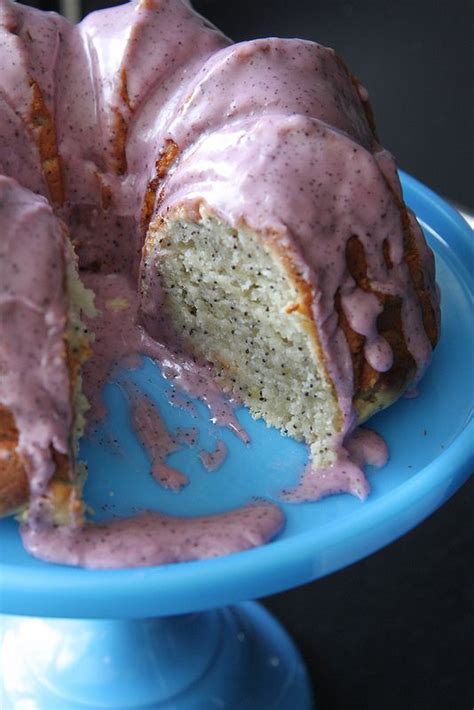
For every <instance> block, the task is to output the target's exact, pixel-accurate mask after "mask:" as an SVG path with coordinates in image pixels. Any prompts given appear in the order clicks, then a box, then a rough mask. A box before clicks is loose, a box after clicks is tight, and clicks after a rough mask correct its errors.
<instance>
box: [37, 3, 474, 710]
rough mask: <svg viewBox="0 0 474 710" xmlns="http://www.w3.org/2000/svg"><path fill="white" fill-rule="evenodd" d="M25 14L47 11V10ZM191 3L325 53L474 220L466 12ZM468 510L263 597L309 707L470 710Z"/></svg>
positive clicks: (400, 147) (453, 509)
mask: <svg viewBox="0 0 474 710" xmlns="http://www.w3.org/2000/svg"><path fill="white" fill-rule="evenodd" d="M31 4H35V5H36V6H40V7H42V8H43V9H57V4H56V3H54V2H46V3H45V2H41V0H38V1H37V2H31ZM107 4H116V3H115V2H114V3H110V2H109V3H107V2H100V1H99V2H94V1H93V0H83V8H84V9H85V10H86V11H90V10H93V9H96V8H98V7H104V6H106V5H107ZM194 6H195V7H196V8H197V9H198V10H199V11H200V12H202V14H204V15H206V16H207V17H209V19H211V20H212V21H213V22H215V23H216V24H217V25H218V26H219V27H220V28H221V29H222V30H224V31H225V32H226V33H227V34H228V35H229V36H231V37H232V38H233V39H235V40H243V39H250V38H253V37H262V36H271V35H276V36H283V37H295V36H296V37H304V38H306V39H312V40H316V41H318V42H320V43H322V44H326V45H328V46H332V47H334V48H335V49H336V51H337V52H338V53H339V54H341V55H342V57H343V58H344V59H345V60H346V62H347V64H348V65H349V67H350V68H351V70H352V71H353V72H354V73H356V74H357V75H358V76H359V78H360V79H361V80H362V82H363V83H364V84H365V86H366V87H367V88H368V90H369V93H370V97H371V100H372V104H373V108H374V111H375V116H376V119H377V125H378V130H379V134H380V138H381V141H382V143H383V144H384V145H385V146H386V147H387V148H389V149H390V150H391V151H392V152H393V153H394V154H395V156H396V157H397V159H398V163H399V165H400V166H401V167H402V168H404V169H405V170H407V171H408V172H410V173H412V174H413V175H415V176H416V177H418V178H419V179H421V180H422V181H423V182H425V183H426V184H428V185H429V186H430V187H432V188H433V189H434V190H435V191H437V192H439V193H441V194H442V195H444V196H446V197H448V198H449V199H451V200H454V201H456V202H458V203H461V204H463V205H465V206H466V207H468V208H471V209H473V210H474V195H473V192H472V188H473V185H474V154H473V145H474V143H473V136H472V130H471V126H472V125H473V121H474V111H473V91H472V83H473V81H472V77H473V69H474V66H473V53H472V40H471V37H472V33H473V29H474V22H473V14H472V5H471V4H470V3H468V2H467V1H463V0H438V1H437V0H398V1H397V0H390V1H389V2H384V1H383V0H353V1H347V0H293V1H292V2H291V1H290V2H287V1H285V0H238V1H237V0H195V2H194ZM472 384H473V383H472V382H471V383H466V386H469V385H470V386H471V387H472ZM473 504H474V485H473V483H472V480H471V482H470V483H469V484H467V485H466V486H464V488H463V489H462V490H461V491H460V492H459V493H458V494H457V495H456V496H455V497H454V498H453V499H452V500H451V501H450V502H449V503H448V504H447V505H445V506H444V507H443V508H442V509H441V510H440V511H438V512H437V513H436V514H435V515H433V516H432V517H431V518H430V519H429V520H427V521H426V522H425V523H423V524H422V525H420V526H419V527H418V528H416V530H414V531H412V532H411V533H409V534H408V535H405V537H404V538H402V539H401V540H399V541H398V542H395V543H393V544H392V545H390V546H389V547H387V548H385V549H383V550H381V551H380V552H378V553H377V554H375V555H372V556H371V557H369V558H367V559H365V560H363V561H361V562H359V563H357V564H355V565H352V566H351V567H349V568H346V569H345V570H342V571H340V572H338V573H336V574H333V575H331V576H330V577H328V578H325V579H321V580H318V581H317V582H314V583H312V584H308V585H306V586H304V587H300V588H299V589H294V590H292V591H289V592H286V593H284V594H279V595H276V596H273V597H268V598H267V599H265V600H264V603H265V605H266V606H267V607H268V608H269V609H270V610H271V611H272V612H273V613H274V614H275V615H276V616H277V617H278V618H279V619H280V620H281V621H282V623H283V624H284V625H285V626H286V628H287V629H288V630H289V631H290V633H291V634H292V635H293V638H294V639H295V641H296V643H297V644H298V646H299V648H300V650H301V652H302V654H303V656H304V659H305V661H306V663H307V666H308V668H309V670H310V673H311V677H312V679H313V684H314V688H315V697H316V703H317V709H318V710H354V709H355V710H357V709H358V708H361V710H392V709H393V710H444V709H447V710H471V709H472V708H473V706H474V688H473V685H474V683H473V681H472V677H473V671H474V668H473V662H472V659H473V657H474V646H473V643H472V633H473V627H474V624H473V613H472V612H473V606H472V599H473V583H472V582H473V573H472V570H473V567H474V554H473V553H474V545H473V535H472V522H471V521H472V511H473ZM241 710H245V708H242V709H241ZM262 710H266V709H263V708H262ZM295 710H298V708H297V707H296V706H295Z"/></svg>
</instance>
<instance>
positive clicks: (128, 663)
mask: <svg viewBox="0 0 474 710" xmlns="http://www.w3.org/2000/svg"><path fill="white" fill-rule="evenodd" d="M1 665H2V668H3V689H2V690H3V692H2V694H1V697H2V707H3V708H5V710H23V709H26V708H34V709H35V710H81V709H82V710H85V709H86V708H90V709H91V708H94V710H98V709H99V708H103V709H104V710H105V709H107V708H109V709H112V708H113V710H122V709H123V710H125V709H127V710H135V709H136V710H138V709H139V708H140V709H141V710H144V709H145V708H146V709H147V710H152V709H153V710H155V709H156V710H158V708H164V709H166V710H212V708H225V709H226V710H257V709H258V710H267V709H268V710H294V708H298V710H310V708H312V699H311V698H312V692H311V689H310V684H309V681H308V677H307V674H306V671H305V668H304V665H303V663H302V661H301V658H300V656H299V654H298V651H297V650H296V649H295V647H294V645H293V643H292V641H291V640H290V638H289V637H288V635H287V634H286V632H285V631H284V630H283V629H282V628H281V626H280V625H279V624H278V622H277V621H275V619H273V617H272V616H271V615H270V614H268V612H267V611H265V610H264V609H263V608H262V607H260V606H259V605H258V604H255V603H253V602H247V603H243V604H239V605H238V606H234V607H227V608H224V609H218V610H215V611H209V612H204V613H200V614H188V615H185V616H175V617H169V618H158V619H139V620H130V621H121V620H117V621H115V620H112V621H89V620H62V619H37V618H30V617H14V616H4V617H2V634H1Z"/></svg>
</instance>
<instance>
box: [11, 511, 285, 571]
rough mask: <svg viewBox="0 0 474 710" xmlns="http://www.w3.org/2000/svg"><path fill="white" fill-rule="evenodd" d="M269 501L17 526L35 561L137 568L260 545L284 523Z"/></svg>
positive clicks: (109, 567) (226, 553)
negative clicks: (190, 514)
mask: <svg viewBox="0 0 474 710" xmlns="http://www.w3.org/2000/svg"><path fill="white" fill-rule="evenodd" d="M283 522H284V519H283V513H282V512H281V510H280V509H279V508H278V507H277V506H276V505H273V504H271V503H255V504H251V505H247V506H244V507H242V508H239V509H237V510H233V511H230V512H227V513H220V514H218V515H212V516H202V517H198V518H182V517H179V518H176V517H172V516H167V515H161V514H160V513H153V512H144V513H142V514H141V515H137V516H135V517H133V518H117V519H115V520H112V521H110V522H108V523H101V524H92V523H89V524H86V525H85V526H83V527H79V528H71V527H69V528H65V527H63V528H57V527H53V526H47V525H43V526H42V527H41V528H38V529H34V528H31V527H26V526H25V527H23V528H22V537H23V543H24V545H25V547H26V549H27V550H28V551H29V552H31V553H32V554H33V555H35V556H36V557H39V558H40V559H43V560H46V561H51V562H57V563H62V564H69V565H80V566H81V567H91V568H93V569H107V568H108V569H111V568H117V567H142V566H146V565H159V564H166V563H171V562H185V561H189V560H200V559H208V558H210V557H218V556H220V555H229V554H231V553H233V552H239V551H241V550H247V549H250V548H252V547H257V546H258V545H263V544H264V543H265V542H268V540H270V539H272V538H273V537H274V536H275V535H276V534H277V533H278V532H279V530H280V529H281V528H282V526H283Z"/></svg>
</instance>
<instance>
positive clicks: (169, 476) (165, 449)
mask: <svg viewBox="0 0 474 710" xmlns="http://www.w3.org/2000/svg"><path fill="white" fill-rule="evenodd" d="M126 392H127V395H128V398H129V401H130V405H131V408H130V418H131V422H132V427H133V429H134V431H135V433H136V434H137V436H138V438H139V440H140V442H141V444H142V446H143V448H144V449H145V451H146V453H147V454H148V456H149V458H150V464H151V475H152V476H153V478H154V479H155V480H156V481H157V482H158V483H159V484H160V485H162V486H163V488H168V489H169V490H171V491H180V490H181V489H182V488H183V487H184V486H186V485H187V484H188V478H187V476H185V475H184V474H183V473H181V471H178V470H177V469H175V468H173V467H172V466H168V464H167V463H166V457H167V456H169V455H170V454H172V453H173V452H174V451H178V449H179V448H180V446H179V444H178V442H177V441H176V440H175V439H174V437H172V436H171V434H170V433H169V432H168V430H167V429H166V426H165V424H164V422H163V421H162V419H161V417H160V413H159V412H158V410H157V408H156V405H155V404H154V403H153V402H152V401H151V399H150V398H149V397H147V395H146V394H143V392H140V391H139V390H137V388H136V387H134V386H133V385H131V384H129V383H127V385H126Z"/></svg>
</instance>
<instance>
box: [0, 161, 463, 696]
mask: <svg viewBox="0 0 474 710" xmlns="http://www.w3.org/2000/svg"><path fill="white" fill-rule="evenodd" d="M401 177H402V184H403V188H404V192H405V198H406V200H407V202H408V204H409V205H410V206H411V207H412V209H414V211H415V213H416V215H417V217H418V219H419V220H420V222H421V223H422V226H423V228H424V231H425V234H426V236H427V238H428V240H429V242H430V244H431V246H432V247H433V249H434V251H435V255H436V259H437V273H438V282H439V284H440V287H441V292H442V310H443V314H442V318H443V330H442V337H441V341H440V343H439V345H438V347H437V349H436V352H435V355H434V358H433V363H432V365H431V367H430V369H429V371H428V373H427V375H426V377H425V378H424V379H423V382H422V384H421V389H420V396H419V397H418V398H417V399H414V400H401V401H400V402H398V403H397V404H396V405H394V406H393V407H391V408H390V409H389V410H387V411H386V412H383V413H381V414H380V415H378V416H377V417H375V418H374V419H373V423H372V422H371V426H373V427H374V428H375V429H376V430H377V431H379V432H380V433H381V434H382V435H383V436H384V438H385V439H386V441H387V443H388V445H389V448H390V451H391V460H390V462H389V464H388V465H387V466H386V467H385V468H384V469H383V470H382V471H380V472H373V471H370V469H369V479H370V483H371V486H372V493H371V495H370V497H369V499H368V500H367V501H366V502H365V503H360V502H359V501H357V500H355V499H353V498H351V497H350V496H333V497H331V498H328V499H326V500H324V501H322V502H320V503H316V504H298V505H290V504H282V508H283V510H284V513H285V516H286V527H285V529H284V531H283V532H282V533H281V534H280V535H279V537H278V538H277V539H276V540H275V541H273V542H271V543H269V544H267V545H264V546H262V547H259V548H256V549H253V550H249V551H246V552H241V553H238V554H234V555H228V556H226V557H222V558H216V559H211V560H202V561H196V562H186V563H181V564H171V565H164V566H162V567H146V568H138V569H121V570H98V571H90V570H87V569H76V568H69V567H64V566H60V565H51V564H45V563H42V562H40V561H38V560H35V559H33V558H31V557H29V556H28V555H27V554H26V553H25V551H24V550H23V548H22V545H21V541H20V539H19V535H18V529H17V525H16V523H15V521H13V520H11V519H10V520H3V521H0V540H1V547H0V612H2V613H4V614H5V616H3V617H2V618H1V638H0V643H1V646H0V652H1V666H2V674H3V687H2V688H0V690H1V693H0V705H1V707H2V710H81V709H84V710H87V708H89V709H92V708H94V710H99V709H101V708H103V709H104V710H105V709H112V708H113V710H121V709H123V710H125V709H126V710H134V709H138V708H142V709H145V708H147V709H148V710H155V709H156V710H158V709H159V708H164V709H166V710H212V709H213V708H225V709H227V710H254V709H255V710H257V709H258V710H296V708H297V709H298V710H309V708H311V707H312V692H311V689H310V684H309V681H308V678H307V675H306V672H305V669H304V666H303V664H302V662H301V659H300V656H299V654H298V652H297V651H296V649H295V647H294V646H293V644H292V642H291V640H290V639H289V637H288V636H287V635H286V633H285V632H284V631H283V630H282V629H281V627H280V626H279V624H278V623H277V622H276V621H275V620H274V619H273V618H272V617H271V616H270V615H269V614H268V613H267V612H266V611H265V610H264V609H262V608H261V607H259V606H258V605H257V604H254V603H250V602H246V601H245V600H247V599H256V598H259V597H262V596H265V595H268V594H272V593H277V592H280V591H283V590H284V589H289V588H291V587H295V586H298V585H300V584H304V583H307V582H309V581H311V580H315V579H317V578H318V577H322V576H324V575H326V574H329V573H331V572H333V571H335V570H337V569H341V568H342V567H344V566H346V565H348V564H351V563H352V562H355V561H356V560H359V559H361V558H362V557H364V556H366V555H368V554H370V553H372V552H374V551H375V550H377V549H379V548H381V547H383V546H384V545H387V544H388V543H390V542H391V541H393V540H394V539H396V538H397V537H399V536H401V535H403V534H404V533H405V532H407V531H408V530H410V529H411V528H413V527H414V526H415V525H416V524H417V523H419V522H421V521H422V520H423V519H424V518H426V517H427V516H428V515H430V514H431V513H432V512H433V511H434V510H436V509H437V508H438V507H439V506H441V505H442V504H443V502H444V501H446V500H447V499H448V498H449V497H450V496H451V495H452V494H453V493H454V492H455V491H456V490H457V489H458V488H459V487H460V486H461V485H462V483H463V482H464V480H466V479H467V477H468V476H469V474H470V473H471V472H472V470H473V468H474V455H473V450H472V441H473V440H474V421H473V419H472V393H471V392H470V388H469V387H466V383H468V382H471V379H472V362H474V337H473V333H472V321H471V319H472V303H473V296H474V287H473V278H472V275H470V274H469V272H468V269H469V265H470V264H472V263H474V240H473V237H472V231H471V229H470V228H469V227H468V225H467V224H466V223H465V222H464V220H462V218H461V217H460V216H459V215H458V214H457V213H456V212H455V211H454V210H453V209H452V208H450V207H449V205H447V204H446V203H444V202H443V201H442V200H441V199H440V198H439V197H437V196H436V195H435V194H434V193H432V192H431V191H430V190H429V189H428V188H426V187H424V186H422V185H421V184H420V183H418V182H417V181H416V180H414V179H413V178H410V177H409V176H407V175H403V174H402V176H401ZM146 367H148V370H147V369H146ZM146 367H145V370H144V372H143V373H142V375H136V377H138V378H139V377H140V376H143V386H144V387H146V383H150V382H153V381H154V378H155V379H156V381H157V389H158V390H159V388H160V387H161V386H162V383H161V384H159V382H158V380H159V375H158V374H156V373H153V372H152V371H150V369H149V368H150V367H152V366H151V365H150V364H149V365H147V366H146ZM109 394H110V396H109V400H108V405H109V411H110V413H111V414H110V417H109V419H111V420H112V424H111V426H112V427H115V429H114V436H113V437H111V436H108V437H107V436H104V437H103V438H102V439H101V442H99V443H97V442H96V444H94V443H91V444H90V446H89V445H88V444H87V442H86V445H87V446H88V447H89V448H88V450H87V451H86V452H85V453H86V455H87V458H88V460H89V464H90V467H91V468H92V469H93V470H92V473H91V475H90V477H89V482H88V484H87V490H86V494H87V495H86V498H87V500H88V502H89V503H91V504H92V505H94V506H95V507H96V509H100V507H101V506H102V507H105V508H107V505H104V501H108V502H109V503H110V501H111V500H113V501H114V504H113V507H114V512H115V513H116V514H118V515H122V514H130V513H133V512H134V510H136V508H137V507H138V508H139V507H144V506H146V505H147V506H149V505H150V500H153V502H154V503H155V502H156V505H155V506H154V507H156V509H158V510H162V511H163V512H167V513H171V514H185V515H186V514H187V515H198V514H204V513H206V514H208V513H209V514H210V513H217V512H222V511H224V510H229V509H230V508H232V507H235V506H237V505H241V504H243V503H245V502H248V501H249V500H251V499H252V497H255V496H257V497H266V498H270V499H273V500H275V501H277V502H278V491H280V490H281V489H282V488H283V487H285V486H288V485H289V484H290V485H291V483H292V482H293V483H294V482H296V480H297V473H298V470H301V468H302V464H303V463H304V462H303V457H304V449H303V448H302V447H301V446H300V445H299V444H296V443H295V442H291V441H290V440H288V439H284V438H283V437H280V436H279V434H278V433H277V432H274V431H271V430H267V429H265V427H264V425H263V424H262V422H253V421H252V420H251V419H250V417H249V416H248V414H246V413H245V412H241V413H240V415H239V416H241V417H242V418H243V419H244V420H245V421H244V424H245V427H246V428H247V429H248V430H249V432H250V435H251V439H252V444H251V445H250V446H249V447H247V448H246V449H245V448H243V445H242V444H241V442H233V440H232V437H231V436H230V435H229V437H230V438H228V440H227V441H226V443H227V444H228V447H229V451H230V453H229V456H228V459H227V460H226V462H225V464H224V466H223V467H222V470H221V471H219V472H218V473H217V474H212V475H211V474H207V473H203V471H202V470H201V471H199V470H194V471H193V470H192V469H193V466H194V465H195V464H194V463H193V461H195V459H196V458H197V457H196V456H195V455H194V459H192V458H190V459H189V461H188V462H186V461H185V460H184V461H183V460H182V461H181V465H182V466H186V468H185V470H186V472H187V473H189V474H190V479H191V484H190V486H189V487H188V489H185V491H183V492H182V493H180V494H179V496H176V495H174V496H173V494H170V493H169V492H168V493H167V492H161V493H160V492H159V491H158V493H157V491H156V488H157V487H156V484H154V483H153V482H152V481H150V477H149V476H148V475H147V466H148V464H147V461H146V457H144V454H143V452H142V451H141V450H140V448H139V447H138V445H137V442H136V440H134V439H133V434H132V433H130V432H128V434H127V432H126V429H127V420H126V415H124V411H123V410H124V406H123V400H120V397H119V395H118V393H117V392H115V393H113V392H112V393H109ZM150 394H153V392H152V393H150ZM168 414H169V416H170V418H173V417H175V419H176V416H178V415H176V413H174V414H173V413H169V412H168ZM179 416H181V417H184V414H182V413H181V414H179ZM186 416H188V415H186ZM165 419H167V416H165ZM114 420H115V423H114ZM168 424H169V425H173V426H175V425H176V424H177V422H176V421H170V422H168ZM178 424H186V422H185V421H180V422H178ZM118 431H119V432H123V437H122V438H120V435H119V434H117V432H118ZM201 434H202V437H204V438H205V436H206V433H205V432H202V433H201ZM222 435H223V436H224V434H222ZM117 437H118V438H117ZM107 441H110V442H115V443H114V446H112V447H108V445H107V444H104V442H107ZM117 441H118V444H117ZM239 447H240V448H239ZM108 448H111V450H110V451H109V450H108ZM117 452H118V453H117ZM121 452H122V453H123V452H126V453H127V456H128V458H126V457H125V458H124V456H123V455H122V454H121ZM180 455H181V454H176V456H180ZM182 455H183V456H185V455H188V456H189V455H190V454H189V451H188V454H186V452H185V453H184V454H182ZM114 457H115V458H114ZM245 457H247V458H245ZM177 463H178V462H177ZM121 466H122V469H123V470H122V473H121V469H120V467H121ZM265 466H266V467H267V468H265ZM140 469H143V471H142V473H143V476H141V477H140V476H139V475H138V473H137V471H138V470H140ZM131 470H133V471H134V473H135V478H134V485H133V491H131V488H130V472H131ZM156 495H157V496H158V500H156V499H154V498H153V496H156ZM180 506H181V507H180ZM109 507H110V506H109ZM440 544H442V541H441V543H440ZM228 605H229V606H228ZM232 605H233V606H232Z"/></svg>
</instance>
